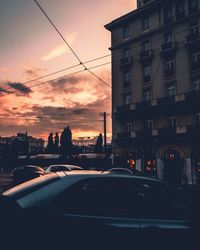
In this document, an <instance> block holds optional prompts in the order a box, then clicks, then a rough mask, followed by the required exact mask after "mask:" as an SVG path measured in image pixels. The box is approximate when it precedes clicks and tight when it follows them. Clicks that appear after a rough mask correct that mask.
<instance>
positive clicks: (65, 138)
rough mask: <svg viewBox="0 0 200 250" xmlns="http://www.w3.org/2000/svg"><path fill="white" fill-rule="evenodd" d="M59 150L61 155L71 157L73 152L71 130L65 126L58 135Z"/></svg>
mask: <svg viewBox="0 0 200 250" xmlns="http://www.w3.org/2000/svg"><path fill="white" fill-rule="evenodd" d="M60 150H61V154H62V156H63V157H71V156H72V154H73V145H72V132H71V130H70V128H69V126H68V127H65V128H64V130H63V132H62V133H61V136H60Z"/></svg>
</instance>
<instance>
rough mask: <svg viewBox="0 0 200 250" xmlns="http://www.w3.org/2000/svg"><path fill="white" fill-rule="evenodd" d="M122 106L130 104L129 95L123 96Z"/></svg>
mask: <svg viewBox="0 0 200 250" xmlns="http://www.w3.org/2000/svg"><path fill="white" fill-rule="evenodd" d="M123 104H124V105H128V104H131V95H130V94H125V95H124V96H123Z"/></svg>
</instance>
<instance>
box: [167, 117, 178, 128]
mask: <svg viewBox="0 0 200 250" xmlns="http://www.w3.org/2000/svg"><path fill="white" fill-rule="evenodd" d="M169 126H170V128H173V129H175V128H176V126H177V118H176V117H169Z"/></svg>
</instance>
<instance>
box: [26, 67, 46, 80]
mask: <svg viewBox="0 0 200 250" xmlns="http://www.w3.org/2000/svg"><path fill="white" fill-rule="evenodd" d="M43 71H46V69H42V68H30V69H26V70H25V74H26V75H27V76H28V77H31V78H35V77H40V76H42V72H43Z"/></svg>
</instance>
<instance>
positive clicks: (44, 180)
mask: <svg viewBox="0 0 200 250" xmlns="http://www.w3.org/2000/svg"><path fill="white" fill-rule="evenodd" d="M59 179H60V177H59V176H57V175H56V174H50V175H45V176H42V177H39V178H36V179H33V180H30V181H27V182H24V183H22V184H20V185H17V186H15V187H13V188H11V189H8V190H6V191H5V192H3V193H2V195H3V196H9V197H12V198H14V199H16V198H20V197H22V196H23V195H25V194H28V193H31V192H33V191H35V190H37V189H40V188H41V187H44V186H46V185H48V184H50V183H52V182H55V181H57V180H59Z"/></svg>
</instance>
